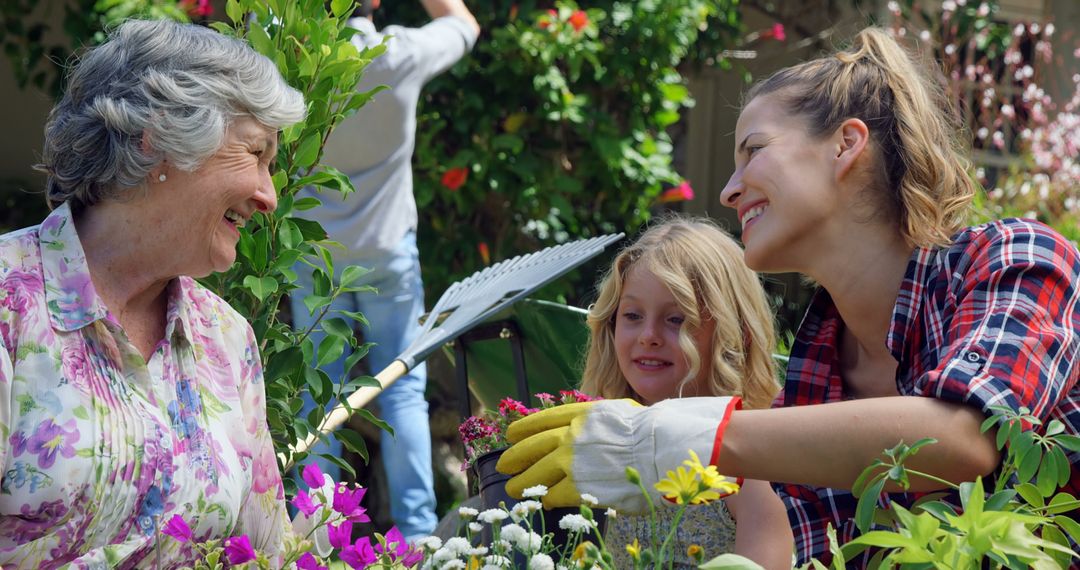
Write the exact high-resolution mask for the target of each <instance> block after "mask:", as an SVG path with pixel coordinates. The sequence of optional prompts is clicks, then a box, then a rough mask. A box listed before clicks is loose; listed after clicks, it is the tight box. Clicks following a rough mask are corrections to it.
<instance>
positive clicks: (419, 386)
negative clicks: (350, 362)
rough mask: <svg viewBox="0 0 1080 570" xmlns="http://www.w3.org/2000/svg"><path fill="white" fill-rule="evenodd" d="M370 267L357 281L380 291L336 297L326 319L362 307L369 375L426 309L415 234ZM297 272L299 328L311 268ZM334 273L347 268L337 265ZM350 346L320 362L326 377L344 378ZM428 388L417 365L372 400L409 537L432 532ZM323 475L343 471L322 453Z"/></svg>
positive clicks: (336, 447) (326, 448) (330, 448)
mask: <svg viewBox="0 0 1080 570" xmlns="http://www.w3.org/2000/svg"><path fill="white" fill-rule="evenodd" d="M365 266H366V267H368V268H370V269H371V272H370V273H368V274H366V275H364V276H363V277H362V278H361V279H360V280H359V281H358V282H357V283H355V285H358V286H359V285H371V286H372V287H375V288H376V289H377V290H378V291H377V292H376V293H372V292H361V293H346V294H343V295H341V296H339V297H338V298H337V299H336V300H335V301H334V304H333V305H332V306H331V311H330V312H328V313H327V317H332V316H335V315H336V311H360V312H362V313H363V314H364V316H365V317H367V319H368V322H369V323H370V326H369V327H366V328H365V329H364V331H363V333H364V340H366V341H367V342H373V343H375V345H374V346H372V347H371V351H370V352H369V353H368V355H367V357H366V360H367V363H368V367H369V369H370V370H371V373H372V374H375V373H376V372H379V371H381V370H382V369H383V368H385V367H386V366H387V365H389V364H390V363H391V362H393V360H394V358H395V357H397V356H398V355H399V354H401V353H402V352H403V351H404V350H405V348H407V347H408V346H409V343H411V342H412V341H413V339H414V338H416V335H417V334H418V333H419V325H418V324H417V321H418V319H419V318H420V315H422V314H423V312H424V289H423V284H422V282H421V280H420V257H419V253H418V251H417V248H416V233H415V232H409V233H408V234H406V236H405V238H404V239H402V240H401V243H400V244H399V246H398V247H397V249H396V250H395V251H393V252H390V253H388V254H386V255H385V256H383V257H381V258H377V259H373V260H370V261H367V262H366V264H365ZM301 267H302V268H301V269H298V270H297V273H298V274H299V275H300V280H299V281H298V284H299V285H300V286H301V288H300V289H298V290H296V291H295V292H294V293H293V295H292V299H291V302H292V314H293V323H294V326H295V327H296V328H300V327H307V326H310V324H311V322H312V320H314V317H312V316H311V315H310V314H309V313H308V310H307V307H305V306H304V303H303V299H304V297H305V296H306V295H308V294H310V292H311V285H310V279H311V271H310V268H309V267H307V266H301ZM334 269H335V274H337V275H340V274H341V271H342V269H344V267H337V265H335V267H334ZM323 336H324V335H323V334H322V333H321V332H316V333H314V334H312V336H311V338H312V341H313V342H314V343H315V346H316V347H318V346H319V342H321V340H322V338H323ZM349 353H350V351H349V349H348V347H346V352H345V354H343V355H342V356H341V358H340V359H339V360H337V361H336V362H333V363H331V364H328V365H327V366H325V367H323V370H325V371H326V373H327V374H329V375H330V378H331V379H332V380H334V381H337V380H338V379H340V378H341V377H342V374H343V371H344V365H345V364H344V363H345V359H346V358H347V357H348V356H349ZM426 385H427V368H426V366H425V365H424V363H422V362H421V363H420V364H417V365H416V367H415V368H413V369H412V370H410V371H409V372H408V373H407V374H406V375H404V376H402V377H401V378H400V379H398V380H397V382H394V383H393V384H392V385H391V386H390V387H389V388H387V389H386V390H385V391H384V392H383V393H382V394H379V396H378V398H377V401H378V403H379V408H380V416H381V418H382V419H383V420H385V421H386V422H387V423H388V424H390V426H391V427H393V428H394V435H393V436H391V435H390V434H389V433H386V432H382V442H381V443H382V447H381V449H382V458H383V463H384V465H385V468H386V480H387V482H388V485H389V493H390V515H391V517H393V519H394V524H396V525H397V527H398V529H399V530H400V531H401V533H402V534H403V535H404V536H405V538H406V539H407V540H409V541H413V540H415V539H417V538H420V537H422V536H427V535H429V534H431V533H432V531H434V530H435V525H436V524H437V523H438V520H437V519H436V517H435V491H434V483H433V475H432V467H431V430H430V429H429V427H428V403H427V400H426V399H425V398H424V388H425V387H426ZM304 402H305V404H304V411H303V413H304V414H306V413H307V412H309V411H310V410H311V409H312V408H313V407H314V405H315V404H314V402H313V401H312V399H311V397H310V396H308V395H307V394H305V397H304ZM312 451H313V452H315V453H319V452H322V453H328V454H330V455H335V456H339V457H340V455H341V443H340V442H339V441H337V440H336V439H335V438H333V437H332V436H331V437H330V438H328V440H327V441H326V442H325V443H322V444H320V445H318V446H316V447H314V448H313V450H312ZM308 461H315V462H316V463H317V464H318V465H319V467H320V468H321V469H322V470H323V472H324V473H326V474H328V475H330V476H331V477H333V478H334V480H335V481H337V480H339V479H340V476H341V470H340V469H339V468H338V467H337V466H336V465H334V464H333V463H330V462H329V461H326V460H324V459H322V458H319V457H312V458H311V459H309V460H308Z"/></svg>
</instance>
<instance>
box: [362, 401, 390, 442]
mask: <svg viewBox="0 0 1080 570" xmlns="http://www.w3.org/2000/svg"><path fill="white" fill-rule="evenodd" d="M353 415H357V416H360V417H361V418H362V419H364V420H367V421H369V422H371V423H372V424H373V425H375V427H377V428H379V429H381V430H383V431H385V432H386V433H388V434H390V435H391V436H393V435H394V428H392V427H390V424H388V423H386V422H385V421H383V420H380V419H379V418H377V417H375V414H373V413H371V412H370V411H368V410H365V409H363V408H360V409H358V410H353Z"/></svg>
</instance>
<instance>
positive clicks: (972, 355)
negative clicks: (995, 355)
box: [967, 350, 981, 362]
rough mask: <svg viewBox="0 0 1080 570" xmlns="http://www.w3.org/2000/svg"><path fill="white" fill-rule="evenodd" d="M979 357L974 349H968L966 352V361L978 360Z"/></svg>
mask: <svg viewBox="0 0 1080 570" xmlns="http://www.w3.org/2000/svg"><path fill="white" fill-rule="evenodd" d="M980 358H981V357H980V356H979V353H977V352H975V351H974V350H969V351H968V353H967V359H968V362H978V361H979V360H980Z"/></svg>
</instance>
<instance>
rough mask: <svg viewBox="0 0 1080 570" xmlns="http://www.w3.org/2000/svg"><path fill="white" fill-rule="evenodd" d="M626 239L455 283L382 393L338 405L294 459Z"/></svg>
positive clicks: (552, 252) (361, 394)
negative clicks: (474, 331)
mask: <svg viewBox="0 0 1080 570" xmlns="http://www.w3.org/2000/svg"><path fill="white" fill-rule="evenodd" d="M622 237H623V234H622V233H618V234H609V235H604V236H598V237H594V238H589V239H582V240H578V241H574V242H570V243H564V244H561V245H556V246H552V247H548V248H545V249H542V250H540V251H537V252H534V253H529V254H525V255H519V256H517V257H515V258H512V259H507V260H505V261H500V262H499V263H496V264H495V265H492V266H491V267H487V268H485V269H483V270H481V271H478V272H476V273H474V274H472V275H471V276H469V277H467V278H465V279H463V280H461V281H458V282H456V283H454V284H453V285H451V286H450V287H449V288H448V289H447V290H446V292H445V293H443V295H442V297H439V300H438V301H437V302H436V303H435V306H434V307H433V308H432V309H431V312H429V313H428V316H427V318H426V319H425V320H424V323H423V326H422V327H421V330H420V334H419V336H417V338H416V340H414V341H413V343H412V344H411V345H409V347H408V348H407V349H405V352H402V353H401V354H399V355H398V357H397V358H396V359H394V361H393V362H391V363H390V365H389V366H387V367H386V368H384V369H383V370H382V371H380V372H379V373H378V374H376V375H375V379H376V380H377V381H378V382H379V385H380V387H378V388H376V387H368V386H365V387H363V388H360V389H358V390H356V391H355V392H353V393H352V394H351V395H350V396H349V397H348V399H347V400H346V403H347V404H348V405H346V404H345V403H342V404H339V405H338V406H337V407H336V408H334V409H333V410H332V411H331V412H330V413H329V414H327V415H326V417H325V419H324V420H323V423H322V426H320V428H319V431H318V432H316V433H313V434H309V435H308V437H306V438H304V439H302V440H300V441H298V442H296V444H295V446H294V450H293V451H294V453H301V452H304V451H307V450H308V449H310V448H311V446H312V445H314V444H315V442H316V441H318V439H319V437H321V436H322V434H327V433H330V432H332V431H334V430H336V429H337V428H338V427H340V426H341V425H342V424H343V423H345V421H346V420H348V419H349V416H350V415H352V411H351V410H356V409H360V408H363V407H364V406H366V405H367V404H368V403H369V402H371V400H372V399H374V398H375V396H377V395H378V394H379V392H381V391H382V390H385V389H386V388H387V387H389V386H390V385H391V384H393V383H394V382H395V381H397V379H398V378H401V377H402V376H403V375H404V374H405V373H406V372H408V371H409V370H411V369H412V368H413V367H414V366H416V365H417V364H418V363H420V362H423V361H424V360H425V359H426V358H427V357H428V356H430V355H431V353H432V352H434V351H436V350H438V348H439V347H440V346H442V345H443V344H446V343H447V342H450V341H451V340H454V339H455V338H457V337H458V336H459V335H461V334H463V333H465V332H467V331H468V330H469V329H471V328H472V327H473V326H475V325H476V324H477V323H480V322H483V321H484V320H485V319H487V318H488V317H490V316H491V315H494V314H495V313H497V312H499V311H501V310H502V309H503V308H505V307H508V306H510V305H512V304H514V303H515V302H517V301H518V300H520V299H521V298H523V297H524V296H526V295H528V294H529V293H532V292H533V291H536V290H537V289H539V288H540V287H543V286H544V285H546V284H548V283H550V282H551V281H553V280H555V279H556V278H558V277H559V276H561V275H563V274H564V273H566V272H567V271H570V270H571V269H573V268H575V267H577V266H578V265H581V264H582V263H584V262H585V261H587V260H589V259H591V258H593V257H595V256H596V255H599V254H600V252H602V251H604V248H606V247H607V246H609V245H611V244H612V243H615V242H616V241H618V240H620V239H622Z"/></svg>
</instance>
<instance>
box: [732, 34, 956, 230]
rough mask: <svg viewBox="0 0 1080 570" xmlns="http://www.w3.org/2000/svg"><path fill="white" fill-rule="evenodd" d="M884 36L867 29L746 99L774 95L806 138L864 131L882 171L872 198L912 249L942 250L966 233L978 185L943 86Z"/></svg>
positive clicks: (780, 73) (780, 74) (769, 81)
mask: <svg viewBox="0 0 1080 570" xmlns="http://www.w3.org/2000/svg"><path fill="white" fill-rule="evenodd" d="M932 68H934V67H933V64H930V63H924V64H921V65H916V64H915V58H914V56H913V55H912V54H910V53H909V52H908V51H907V50H905V49H904V48H903V47H901V46H900V44H898V43H897V42H896V40H894V39H893V38H892V37H891V36H890V35H889V34H888V33H886V32H885V31H884V30H881V29H879V28H867V29H865V30H863V31H861V32H859V34H858V35H857V36H856V37H855V41H854V42H853V44H852V46H851V47H850V48H849V49H847V50H845V51H840V52H837V53H835V54H834V55H831V56H828V57H823V58H820V59H815V60H812V61H808V62H805V63H801V64H799V65H795V66H792V67H788V68H786V69H782V70H780V71H778V72H777V73H775V74H774V75H772V76H771V77H769V78H767V79H765V80H763V81H762V82H760V83H758V84H757V85H755V86H754V87H753V88H752V89H751V90H750V91H749V92H748V93H747V94H746V97H745V103H749V102H750V101H752V100H753V99H754V98H755V97H759V96H761V95H766V94H773V95H774V96H776V97H778V98H779V99H780V101H781V102H782V104H784V105H786V106H787V108H788V110H789V111H790V112H791V113H792V114H793V115H795V116H797V117H802V118H803V119H804V120H805V122H806V124H807V125H808V127H809V132H810V135H811V136H814V137H822V136H826V135H828V134H830V133H832V132H834V131H835V130H836V129H837V128H839V126H840V124H841V123H842V122H844V121H845V120H847V119H849V118H857V119H860V120H861V121H863V122H864V123H866V125H867V127H868V128H869V131H870V136H871V141H872V143H873V145H872V146H873V147H874V148H875V150H876V153H877V158H878V162H879V163H880V166H879V168H876V169H875V170H876V172H875V173H874V175H875V178H876V181H875V184H874V186H875V187H876V188H873V189H874V190H878V189H880V190H881V191H882V192H884V193H885V194H886V195H887V199H886V200H880V201H881V202H884V203H885V204H886V205H887V207H888V210H889V213H890V214H891V215H892V216H893V217H894V218H895V219H897V220H899V224H900V231H901V233H902V235H903V236H904V239H905V240H906V241H907V243H908V244H909V245H911V246H913V247H932V246H944V245H948V244H949V243H950V242H951V238H952V235H953V234H954V233H955V232H956V231H957V230H959V229H960V228H961V227H962V226H964V225H965V220H966V219H967V213H968V207H969V206H970V204H971V201H972V198H973V197H974V196H975V192H976V185H975V183H974V182H973V181H972V178H971V177H970V176H969V174H968V171H969V168H970V162H969V160H968V159H967V155H968V149H967V148H966V147H965V146H964V144H963V143H962V142H961V141H963V140H965V139H964V138H963V137H962V136H961V135H962V133H963V131H964V129H963V126H962V123H961V121H960V117H959V113H958V112H957V109H956V107H955V105H952V104H950V103H949V100H948V98H947V97H946V95H945V93H944V90H943V89H942V86H941V83H940V82H939V81H937V80H935V79H934V78H932V77H930V76H929V75H928V73H927V72H926V71H925V70H927V69H932Z"/></svg>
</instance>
